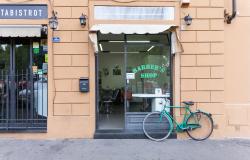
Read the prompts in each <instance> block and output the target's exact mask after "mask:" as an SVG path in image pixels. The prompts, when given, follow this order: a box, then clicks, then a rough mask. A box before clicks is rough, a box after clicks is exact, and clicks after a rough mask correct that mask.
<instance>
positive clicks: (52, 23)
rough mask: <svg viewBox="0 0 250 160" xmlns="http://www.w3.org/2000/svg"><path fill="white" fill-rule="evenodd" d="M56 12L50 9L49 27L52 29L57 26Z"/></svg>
mask: <svg viewBox="0 0 250 160" xmlns="http://www.w3.org/2000/svg"><path fill="white" fill-rule="evenodd" d="M56 14H57V13H56V12H55V11H52V17H51V18H50V19H49V27H50V29H52V30H56V29H57V27H58V19H57V17H56Z"/></svg>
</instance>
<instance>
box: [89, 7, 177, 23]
mask: <svg viewBox="0 0 250 160" xmlns="http://www.w3.org/2000/svg"><path fill="white" fill-rule="evenodd" d="M174 12H175V11H174V7H125V6H123V7H121V6H95V11H94V14H95V19H98V20H174Z"/></svg>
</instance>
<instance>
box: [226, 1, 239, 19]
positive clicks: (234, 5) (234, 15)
mask: <svg viewBox="0 0 250 160" xmlns="http://www.w3.org/2000/svg"><path fill="white" fill-rule="evenodd" d="M232 7H233V8H232V15H229V14H228V13H226V10H225V21H226V22H227V24H231V22H232V20H233V19H234V18H235V17H236V14H237V11H236V0H232Z"/></svg>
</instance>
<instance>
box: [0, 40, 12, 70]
mask: <svg viewBox="0 0 250 160" xmlns="http://www.w3.org/2000/svg"><path fill="white" fill-rule="evenodd" d="M9 66H10V42H9V41H7V40H0V70H1V71H3V70H4V71H8V70H9Z"/></svg>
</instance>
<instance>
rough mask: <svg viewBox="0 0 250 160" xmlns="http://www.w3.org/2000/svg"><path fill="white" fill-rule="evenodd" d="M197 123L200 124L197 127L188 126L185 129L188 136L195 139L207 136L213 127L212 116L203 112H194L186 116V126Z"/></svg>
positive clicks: (202, 138) (200, 139)
mask: <svg viewBox="0 0 250 160" xmlns="http://www.w3.org/2000/svg"><path fill="white" fill-rule="evenodd" d="M197 123H198V124H199V125H200V127H199V128H194V129H192V128H189V129H187V130H186V132H187V134H188V136H189V137H190V138H192V139H193V140H196V141H202V140H205V139H207V138H209V137H210V136H211V134H212V132H213V129H214V127H213V126H214V125H213V124H214V123H213V119H212V117H211V116H210V115H208V114H206V113H204V112H200V111H199V112H195V113H193V114H191V115H190V116H189V117H188V119H187V126H188V127H190V126H191V125H194V124H197Z"/></svg>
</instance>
